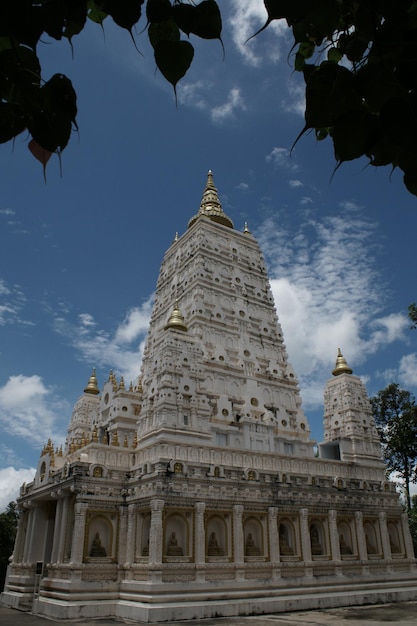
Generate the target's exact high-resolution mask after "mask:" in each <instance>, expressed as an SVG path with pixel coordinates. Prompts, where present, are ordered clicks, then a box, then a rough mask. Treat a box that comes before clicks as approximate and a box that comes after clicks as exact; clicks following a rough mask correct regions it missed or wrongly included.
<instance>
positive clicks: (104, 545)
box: [84, 513, 117, 563]
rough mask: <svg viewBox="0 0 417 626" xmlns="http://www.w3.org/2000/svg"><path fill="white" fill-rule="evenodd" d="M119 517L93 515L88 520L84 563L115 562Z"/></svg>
mask: <svg viewBox="0 0 417 626" xmlns="http://www.w3.org/2000/svg"><path fill="white" fill-rule="evenodd" d="M116 524H117V516H116V515H113V516H109V517H108V516H106V515H103V514H94V513H91V514H90V516H89V517H88V519H87V529H86V541H85V544H84V562H87V563H91V562H101V563H102V562H112V561H114V560H115V545H114V540H113V538H114V537H115V536H116Z"/></svg>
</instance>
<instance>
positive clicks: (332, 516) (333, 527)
mask: <svg viewBox="0 0 417 626" xmlns="http://www.w3.org/2000/svg"><path fill="white" fill-rule="evenodd" d="M329 530H330V548H331V552H332V560H333V561H340V560H341V558H340V541H339V533H338V532H337V512H336V511H334V510H330V511H329Z"/></svg>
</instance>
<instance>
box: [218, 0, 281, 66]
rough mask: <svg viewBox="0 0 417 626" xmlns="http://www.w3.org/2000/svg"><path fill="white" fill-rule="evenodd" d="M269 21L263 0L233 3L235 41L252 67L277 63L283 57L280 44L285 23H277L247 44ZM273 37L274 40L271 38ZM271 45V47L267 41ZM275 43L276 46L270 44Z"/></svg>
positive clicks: (231, 22) (229, 21)
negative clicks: (263, 63) (266, 63)
mask: <svg viewBox="0 0 417 626" xmlns="http://www.w3.org/2000/svg"><path fill="white" fill-rule="evenodd" d="M266 19H267V13H266V10H265V7H264V5H263V3H262V2H260V0H232V2H231V14H230V17H229V19H228V26H229V27H230V29H231V32H232V40H233V42H234V44H235V46H236V48H237V50H238V52H239V53H240V54H241V55H242V57H243V59H244V60H245V61H246V62H247V63H248V64H250V65H252V66H255V67H256V66H258V65H259V64H260V63H261V62H263V61H265V60H267V61H269V62H277V61H278V60H279V58H280V48H279V41H280V38H281V37H283V36H285V35H287V33H288V30H289V29H288V26H287V23H286V21H285V20H279V21H277V20H275V21H274V22H272V23H271V24H270V25H269V26H268V28H267V29H266V31H264V32H263V33H261V34H259V35H258V36H257V37H254V38H253V39H251V41H249V42H248V43H245V42H246V41H247V39H249V37H251V36H252V35H253V34H254V33H255V32H256V31H258V30H259V29H260V28H261V26H263V24H265V22H266ZM271 34H272V35H273V39H271ZM266 41H267V42H268V44H269V45H268V47H266V46H265V42H266ZM271 42H273V43H271Z"/></svg>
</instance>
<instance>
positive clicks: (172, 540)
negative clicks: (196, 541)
mask: <svg viewBox="0 0 417 626" xmlns="http://www.w3.org/2000/svg"><path fill="white" fill-rule="evenodd" d="M190 522H191V517H190V514H188V515H183V514H179V513H173V514H171V515H168V516H167V518H166V521H165V528H164V546H163V554H164V561H165V562H167V563H170V562H175V561H191V560H192V537H191V531H190V529H191V523H190Z"/></svg>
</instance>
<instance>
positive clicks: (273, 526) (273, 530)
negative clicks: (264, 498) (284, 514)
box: [268, 506, 280, 563]
mask: <svg viewBox="0 0 417 626" xmlns="http://www.w3.org/2000/svg"><path fill="white" fill-rule="evenodd" d="M277 515H278V509H277V508H276V507H274V506H270V507H269V509H268V528H269V546H270V550H271V554H270V558H271V562H272V563H278V562H279V557H280V553H279V536H278V526H277Z"/></svg>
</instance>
